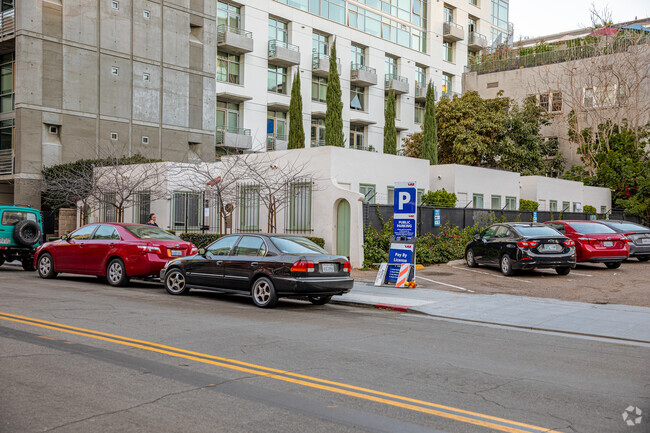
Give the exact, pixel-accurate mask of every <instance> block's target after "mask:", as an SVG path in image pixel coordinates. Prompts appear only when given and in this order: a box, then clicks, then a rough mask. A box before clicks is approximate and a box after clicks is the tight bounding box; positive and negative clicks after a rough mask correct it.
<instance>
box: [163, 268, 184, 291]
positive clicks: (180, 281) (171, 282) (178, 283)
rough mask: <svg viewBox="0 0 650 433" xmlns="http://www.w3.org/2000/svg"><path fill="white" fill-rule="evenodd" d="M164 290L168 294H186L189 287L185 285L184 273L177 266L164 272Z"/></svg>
mask: <svg viewBox="0 0 650 433" xmlns="http://www.w3.org/2000/svg"><path fill="white" fill-rule="evenodd" d="M165 290H167V293H169V294H170V295H175V296H179V295H187V294H188V293H189V291H190V288H189V287H187V280H186V279H185V274H184V273H183V271H181V270H180V269H178V268H172V269H170V270H168V271H167V272H166V274H165Z"/></svg>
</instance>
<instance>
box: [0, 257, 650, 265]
mask: <svg viewBox="0 0 650 433" xmlns="http://www.w3.org/2000/svg"><path fill="white" fill-rule="evenodd" d="M637 259H639V261H640V262H647V261H648V260H650V256H641V257H637ZM0 265H2V263H1V262H0Z"/></svg>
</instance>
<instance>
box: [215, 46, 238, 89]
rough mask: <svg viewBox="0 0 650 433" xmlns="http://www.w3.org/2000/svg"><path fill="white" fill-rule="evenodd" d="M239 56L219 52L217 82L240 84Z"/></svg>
mask: <svg viewBox="0 0 650 433" xmlns="http://www.w3.org/2000/svg"><path fill="white" fill-rule="evenodd" d="M240 75H241V74H240V70H239V56H237V55H235V54H228V53H224V52H221V51H218V52H217V81H223V82H224V83H232V84H239V81H240Z"/></svg>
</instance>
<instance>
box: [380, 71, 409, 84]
mask: <svg viewBox="0 0 650 433" xmlns="http://www.w3.org/2000/svg"><path fill="white" fill-rule="evenodd" d="M384 79H385V81H386V87H390V83H391V81H401V82H402V83H408V82H409V80H408V78H406V77H402V76H400V75H397V74H386V75H385V78H384Z"/></svg>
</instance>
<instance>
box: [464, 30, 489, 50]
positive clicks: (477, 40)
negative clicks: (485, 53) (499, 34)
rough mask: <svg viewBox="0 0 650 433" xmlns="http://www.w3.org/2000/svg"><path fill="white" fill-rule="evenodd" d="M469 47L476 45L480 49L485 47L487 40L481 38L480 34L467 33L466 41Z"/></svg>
mask: <svg viewBox="0 0 650 433" xmlns="http://www.w3.org/2000/svg"><path fill="white" fill-rule="evenodd" d="M468 42H469V44H470V45H476V46H480V47H482V48H485V47H487V38H486V37H485V36H483V35H482V34H480V33H477V32H469V40H468Z"/></svg>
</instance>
